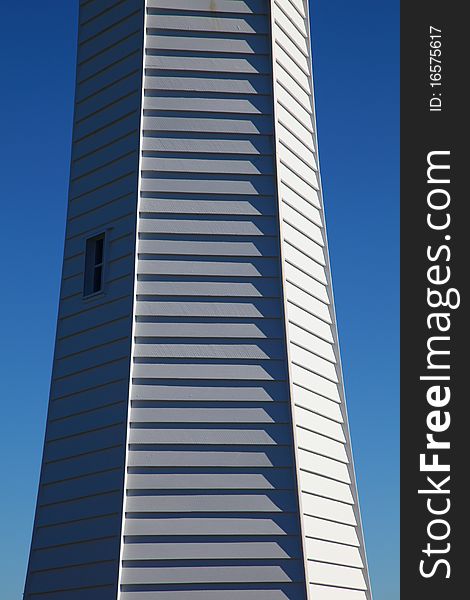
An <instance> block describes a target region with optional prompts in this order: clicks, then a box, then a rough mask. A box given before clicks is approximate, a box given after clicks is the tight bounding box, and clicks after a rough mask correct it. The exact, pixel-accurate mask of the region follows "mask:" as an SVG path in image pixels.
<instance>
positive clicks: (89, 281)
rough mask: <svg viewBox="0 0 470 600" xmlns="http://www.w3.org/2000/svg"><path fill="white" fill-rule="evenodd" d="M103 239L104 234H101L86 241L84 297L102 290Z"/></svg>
mask: <svg viewBox="0 0 470 600" xmlns="http://www.w3.org/2000/svg"><path fill="white" fill-rule="evenodd" d="M104 239H105V234H104V233H101V234H100V235H95V236H94V237H92V238H88V239H87V241H86V250H85V278H84V286H83V295H84V296H90V295H91V294H97V293H98V292H101V290H102V289H103V266H104Z"/></svg>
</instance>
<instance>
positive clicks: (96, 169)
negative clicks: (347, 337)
mask: <svg viewBox="0 0 470 600" xmlns="http://www.w3.org/2000/svg"><path fill="white" fill-rule="evenodd" d="M24 598H25V599H27V600H118V599H119V600H371V591H370V584H369V578H368V574H367V564H366V556H365V549H364V540H363V535H362V529H361V520H360V512H359V505H358V497H357V490H356V484H355V475H354V467H353V459H352V454H351V445H350V437H349V430H348V420H347V413H346V405H345V396H344V387H343V381H342V374H341V364H340V355H339V349H338V338H337V331H336V322H335V313H334V303H333V295H332V288H331V273H330V266H329V262H328V247H327V239H326V232H325V216H324V207H323V198H322V191H321V182H320V176H319V170H318V152H317V140H316V131H315V113H314V98H313V86H312V62H311V50H310V27H309V3H308V1H307V0H145V1H144V0H81V1H80V16H79V31H78V54H77V78H76V93H75V113H74V127H73V146H72V159H71V171H70V192H69V199H68V214H67V229H66V240H65V248H64V262H63V271H62V284H61V294H60V306H59V315H58V324H57V339H56V346H55V355H54V365H53V373H52V383H51V393H50V402H49V411H48V417H47V429H46V435H45V444H44V453H43V462H42V469H41V477H40V485H39V493H38V501H37V509H36V517H35V523H34V531H33V539H32V546H31V554H30V560H29V567H28V574H27V579H26V586H25V594H24Z"/></svg>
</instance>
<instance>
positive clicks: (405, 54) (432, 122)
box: [400, 0, 470, 600]
mask: <svg viewBox="0 0 470 600" xmlns="http://www.w3.org/2000/svg"><path fill="white" fill-rule="evenodd" d="M465 7H466V6H465V3H460V2H444V1H436V0H417V1H415V2H410V1H408V0H404V1H403V2H402V3H401V58H400V66H401V164H400V168H401V307H400V308H401V492H400V494H401V598H402V600H418V599H419V600H421V599H423V600H424V599H425V600H434V599H436V600H437V599H439V600H442V599H443V598H444V599H449V600H451V599H452V600H453V599H454V598H455V599H457V598H458V599H460V598H463V597H467V594H468V591H467V590H468V585H467V584H466V579H467V571H468V570H469V568H470V567H469V566H467V564H466V563H467V555H468V550H467V547H466V544H465V542H466V541H467V537H468V533H469V524H468V519H467V517H466V512H467V510H468V505H469V500H468V498H467V495H468V494H469V493H470V492H469V491H468V488H469V486H468V485H466V478H467V471H468V466H467V465H466V462H467V457H468V456H469V445H470V431H469V430H468V425H467V423H468V421H467V419H468V416H467V415H468V412H469V411H468V409H467V407H468V405H469V397H468V392H467V389H466V385H465V383H466V382H465V375H466V372H468V371H469V370H470V360H469V358H470V357H469V352H468V343H467V338H468V337H469V336H470V327H469V319H468V316H469V315H468V312H467V311H468V303H467V298H468V278H469V267H468V266H467V262H468V258H469V255H470V253H469V250H468V248H467V243H466V241H467V239H468V238H470V235H469V233H467V229H468V224H469V223H470V219H469V217H468V214H469V210H468V208H469V207H470V198H469V193H468V191H467V189H466V187H467V185H468V184H467V181H466V179H467V172H470V169H469V167H468V166H467V165H466V164H465V163H466V158H467V156H469V155H470V153H469V151H468V150H467V148H466V138H467V137H469V117H468V108H467V106H465V105H466V104H469V100H468V99H467V94H468V92H465V89H466V88H468V70H469V69H468V67H467V65H466V62H467V60H468V56H469V54H470V53H469V50H468V38H469V29H468V27H469V26H468V22H467V23H466V19H465V17H464V11H465ZM431 26H432V27H435V28H437V29H440V30H441V31H442V37H441V38H430V27H431ZM434 33H436V32H433V34H434ZM434 40H440V41H441V47H440V50H441V52H442V54H441V56H440V57H438V58H440V59H441V63H437V62H435V61H433V62H432V66H434V65H436V64H440V65H441V67H442V72H441V75H442V79H441V85H440V86H434V87H431V85H430V83H431V78H430V72H431V71H430V64H431V61H430V50H431V51H432V50H434V49H435V48H434V49H433V48H432V46H431V44H430V42H431V41H434ZM434 46H439V44H434ZM437 54H439V53H437ZM436 79H438V78H436ZM433 94H436V95H435V96H433ZM439 94H440V95H439ZM432 98H433V103H434V104H435V108H438V100H437V98H439V99H441V100H442V107H441V110H440V111H438V110H435V111H431V110H430V100H431V99H432ZM442 151H448V152H450V154H449V155H444V154H442V155H435V158H433V159H432V160H433V162H434V163H436V164H437V163H439V164H441V165H443V164H447V165H450V170H449V171H444V170H438V169H436V170H434V171H432V172H431V175H432V174H434V175H435V177H434V178H435V179H441V180H445V179H447V178H449V179H450V182H449V183H433V182H431V183H429V182H428V176H427V169H428V166H429V165H428V154H429V153H430V152H442ZM433 189H442V190H445V191H446V192H447V193H448V194H449V196H450V203H449V206H448V207H447V208H445V209H444V210H433V209H431V208H429V206H428V194H429V192H431V191H432V190H433ZM431 198H432V200H431V201H432V202H434V200H435V201H436V204H438V203H439V202H441V203H444V200H445V198H446V194H445V193H442V192H439V193H435V194H434V195H433V196H432V197H431ZM447 213H448V214H449V217H450V219H451V221H450V224H449V227H448V228H446V229H443V230H433V229H432V228H431V227H429V225H428V224H427V219H428V214H430V215H431V217H430V218H431V219H433V220H434V222H435V223H436V224H440V223H444V222H445V221H446V220H447V216H446V215H447ZM446 236H450V239H449V238H447V239H446ZM446 247H447V248H448V250H446ZM428 248H430V250H429V252H430V253H431V255H432V256H433V257H436V256H437V258H434V259H433V260H430V259H429V258H428V256H427V252H428ZM439 249H440V251H439ZM449 252H450V256H449ZM435 265H439V270H434V271H432V272H431V276H434V277H436V276H438V277H439V278H440V279H443V278H444V276H447V275H448V272H447V270H446V267H449V272H450V280H449V281H448V282H447V283H442V284H439V285H436V284H433V283H430V282H429V280H428V269H429V268H430V267H432V266H435ZM428 288H430V289H432V290H438V291H440V292H441V293H442V295H443V296H445V294H446V293H447V292H448V290H449V289H451V288H454V289H455V290H458V293H459V295H460V306H459V307H458V308H455V309H450V308H448V307H444V306H441V307H437V308H431V307H430V306H429V304H428V297H427V295H428ZM456 298H457V293H456V292H454V293H451V301H452V302H453V301H455V300H456ZM437 299H438V297H437V295H433V297H432V301H435V300H437ZM432 313H441V314H442V313H445V314H447V315H448V318H449V320H450V323H451V325H450V328H449V331H448V332H440V331H439V330H438V328H437V326H436V319H432V320H431V322H430V323H428V322H427V319H428V317H429V315H430V314H432ZM445 320H446V318H444V320H443V321H442V323H444V321H445ZM429 324H430V325H431V328H429ZM433 336H448V337H449V338H450V339H449V340H434V341H433V342H432V344H434V346H433V348H434V349H440V350H446V351H447V350H448V351H450V353H449V354H444V355H439V356H437V357H434V358H433V362H434V363H435V364H436V365H438V366H439V367H442V366H443V365H446V364H447V365H450V368H449V369H442V368H437V369H428V352H429V350H428V347H427V344H428V342H429V339H430V338H431V337H433ZM423 375H427V376H429V375H431V376H449V377H450V381H448V382H446V381H440V382H439V381H435V382H432V381H428V380H420V377H421V376H423ZM433 385H442V386H449V389H450V393H451V397H450V401H449V403H448V404H447V405H446V406H442V407H440V408H438V407H433V406H431V405H430V404H429V402H428V401H427V393H428V389H429V388H430V387H431V386H433ZM435 410H440V413H439V417H437V416H436V415H435V419H440V420H442V421H444V420H445V418H446V415H445V412H446V411H447V412H448V413H449V416H450V418H451V422H450V426H449V428H448V429H447V430H446V431H443V432H441V433H434V437H435V439H436V440H440V441H443V442H444V441H448V442H450V449H442V450H438V451H436V450H432V449H431V450H429V449H428V450H427V449H426V445H427V438H426V435H427V434H429V433H432V432H431V431H430V430H429V429H428V424H427V418H428V415H429V413H430V412H431V411H435ZM423 453H427V454H426V456H427V458H426V461H427V463H430V462H431V461H432V460H433V458H432V455H433V454H434V453H437V454H438V460H439V463H442V464H449V465H450V471H449V472H440V471H436V472H434V473H433V472H423V471H421V470H420V455H421V454H423ZM428 476H429V477H431V478H432V479H433V480H434V482H435V484H436V485H437V486H440V487H441V490H449V493H441V494H437V493H434V494H428V493H421V494H420V493H418V490H424V491H426V490H432V489H433V485H432V483H431V482H430V481H428V480H427V477H428ZM447 476H450V480H449V481H447V482H446V483H444V484H441V482H442V481H443V480H444V479H446V477H447ZM448 500H449V501H450V508H449V510H448V512H445V513H444V514H441V515H437V514H435V515H433V514H431V513H430V511H429V508H431V509H433V510H435V511H444V510H446V509H447V507H448ZM428 503H430V504H428ZM436 519H437V520H439V519H441V520H442V521H445V522H446V523H448V525H449V528H448V527H447V525H446V523H445V522H434V523H432V522H433V520H436ZM447 533H448V535H447ZM430 534H432V535H433V536H435V537H442V538H443V539H441V540H437V539H432V537H431V535H430ZM428 544H430V546H429V548H428ZM447 544H449V546H448V545H447ZM423 550H426V551H427V553H425V552H423ZM429 550H430V551H429ZM421 561H423V562H421ZM439 561H442V562H439ZM444 561H447V562H444ZM420 569H421V570H422V572H423V573H425V574H426V575H427V576H426V577H425V576H423V574H421V573H420ZM447 576H449V577H447Z"/></svg>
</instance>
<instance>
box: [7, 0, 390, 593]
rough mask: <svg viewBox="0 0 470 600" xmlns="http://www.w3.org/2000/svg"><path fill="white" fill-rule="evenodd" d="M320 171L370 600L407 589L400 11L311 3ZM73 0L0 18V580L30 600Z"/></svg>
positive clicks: (360, 0) (63, 193)
mask: <svg viewBox="0 0 470 600" xmlns="http://www.w3.org/2000/svg"><path fill="white" fill-rule="evenodd" d="M313 13H314V14H313V15H312V28H313V33H314V38H313V39H314V60H315V83H316V98H317V112H318V125H319V142H320V160H321V166H322V177H323V186H324V193H325V202H326V206H327V209H326V210H327V219H328V228H329V229H328V230H329V241H330V252H331V261H332V266H333V273H334V275H333V279H334V286H335V296H336V303H337V315H338V321H339V328H340V340H341V346H342V356H343V367H344V372H345V380H346V391H347V396H348V402H349V414H350V425H351V430H352V437H353V446H354V452H355V459H356V469H357V476H358V482H359V491H360V494H361V505H362V512H363V520H364V527H365V534H366V541H367V550H368V556H369V564H370V570H371V577H372V583H373V588H374V592H375V600H396V599H397V598H398V597H399V592H398V495H399V486H398V481H399V473H398V294H399V290H398V168H399V167H398V141H399V140H398V136H399V129H398V116H399V115H398V112H399V104H398V92H399V90H398V57H399V54H398V34H399V31H398V1H397V0H393V1H392V0H386V1H383V2H377V1H376V0H355V2H351V1H350V0H348V1H347V0H313ZM75 28H76V1H75V0H66V1H64V0H45V1H44V2H40V3H39V2H33V1H32V0H23V2H21V3H19V2H4V3H3V5H2V19H1V22H0V72H1V74H2V89H1V94H0V131H1V138H0V170H1V182H2V185H1V204H0V222H1V224H2V229H1V230H2V235H1V236H0V257H1V273H2V283H3V288H2V289H3V293H2V295H1V297H0V298H1V300H0V302H1V304H2V306H1V310H0V319H1V332H2V343H1V345H0V365H1V366H0V369H1V373H0V375H1V381H2V388H3V395H2V396H3V400H2V417H3V418H2V432H1V435H0V455H1V456H2V462H3V465H2V492H1V493H0V565H1V567H0V581H1V588H2V599H3V598H4V599H5V600H16V599H18V598H21V593H22V588H23V580H24V573H25V569H26V562H27V556H28V551H29V544H30V536H31V527H32V521H33V513H34V505H35V496H36V490H37V483H38V476H39V467H40V460H41V452H42V442H43V435H44V425H45V418H46V409H47V399H48V393H49V378H50V371H51V363H52V353H53V342H54V330H55V320H56V313H57V300H58V293H59V280H60V269H61V259H62V257H61V254H62V245H63V236H64V223H65V210H66V197H67V183H68V162H69V154H70V137H71V124H72V109H73V87H74V75H75V74H74V60H75Z"/></svg>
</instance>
